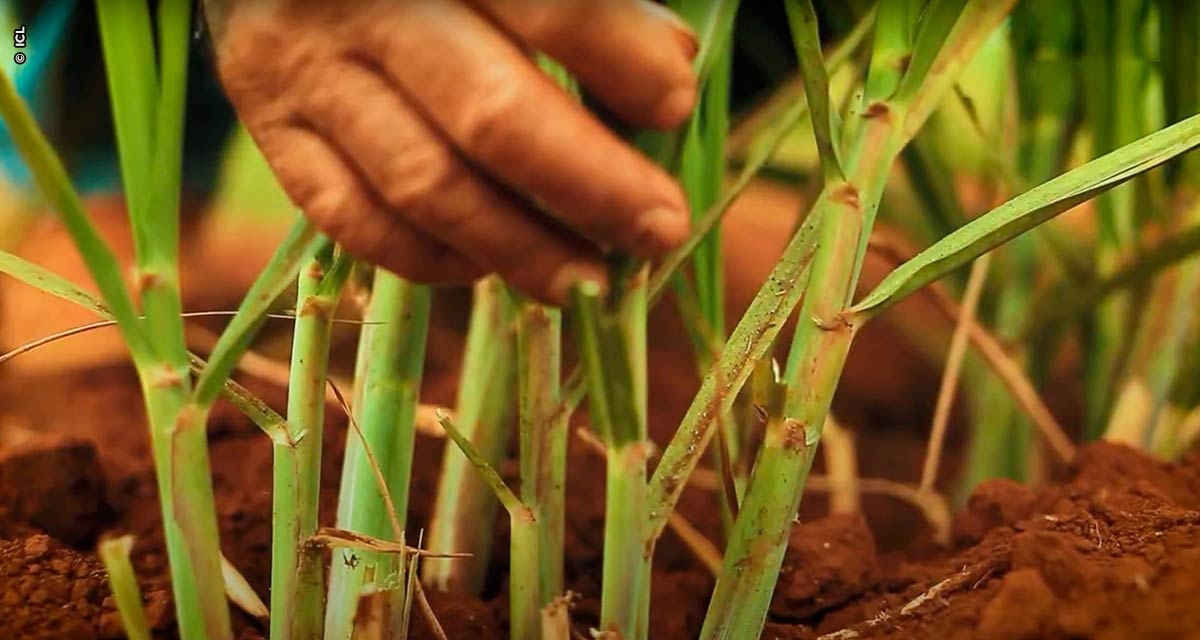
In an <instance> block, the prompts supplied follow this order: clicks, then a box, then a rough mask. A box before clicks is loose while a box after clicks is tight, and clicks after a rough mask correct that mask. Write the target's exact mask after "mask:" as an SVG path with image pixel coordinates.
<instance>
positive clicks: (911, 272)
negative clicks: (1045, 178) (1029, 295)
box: [851, 115, 1200, 316]
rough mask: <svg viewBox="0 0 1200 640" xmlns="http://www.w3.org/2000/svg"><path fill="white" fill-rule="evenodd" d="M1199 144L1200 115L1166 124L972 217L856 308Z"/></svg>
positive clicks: (867, 311) (877, 305)
mask: <svg viewBox="0 0 1200 640" xmlns="http://www.w3.org/2000/svg"><path fill="white" fill-rule="evenodd" d="M1198 145H1200V115H1195V116H1192V117H1190V118H1188V119H1186V120H1184V121H1182V122H1179V123H1178V124H1175V125H1172V126H1170V127H1167V128H1166V129H1162V130H1160V131H1157V132H1155V133H1152V134H1150V135H1148V136H1145V137H1143V138H1141V139H1139V140H1137V141H1135V142H1133V143H1131V144H1128V145H1125V146H1124V147H1121V148H1120V149H1117V150H1116V151H1113V152H1112V153H1109V154H1107V155H1104V156H1101V157H1099V158H1097V159H1095V160H1092V161H1091V162H1089V163H1087V164H1085V165H1083V166H1081V167H1079V168H1077V169H1073V170H1071V171H1068V172H1067V173H1064V174H1062V175H1060V176H1059V177H1057V178H1054V179H1053V180H1050V181H1049V182H1046V183H1043V184H1042V185H1040V186H1038V187H1035V188H1033V189H1031V190H1029V191H1027V192H1025V193H1023V194H1021V195H1019V196H1017V197H1015V198H1013V199H1012V200H1009V201H1008V202H1006V203H1004V204H1002V205H1000V206H999V207H997V208H995V209H993V210H992V211H990V212H988V213H987V214H985V215H983V216H980V217H978V218H976V219H975V220H972V221H971V222H969V223H967V224H966V225H963V226H962V227H960V228H959V229H958V230H957V231H955V232H954V233H951V234H950V235H948V236H946V237H945V238H943V239H942V240H941V241H939V242H937V243H936V244H934V245H933V246H931V247H929V248H928V249H926V250H924V251H922V252H921V253H919V254H917V256H916V257H914V258H913V259H912V260H909V261H908V262H905V263H904V264H902V265H900V266H899V267H897V268H896V269H895V270H894V271H893V272H892V273H891V274H890V275H889V276H888V277H887V278H885V279H884V281H883V282H881V283H880V284H879V286H878V287H876V288H875V290H874V291H872V292H871V293H870V294H868V295H867V296H866V297H865V298H863V299H862V301H861V302H859V303H858V304H856V305H855V306H854V307H853V308H852V309H851V312H853V313H856V314H860V315H864V316H871V315H874V314H876V313H879V311H881V310H882V309H883V308H885V307H887V306H889V305H891V304H893V303H895V302H896V301H898V300H900V299H902V298H904V297H905V296H907V295H909V294H910V293H912V292H914V291H917V290H918V289H920V288H922V287H924V286H925V285H927V284H929V283H931V282H934V281H936V280H938V279H939V278H941V277H942V276H945V275H946V274H948V273H950V272H951V271H953V270H955V269H957V268H958V267H961V266H963V265H964V264H967V263H968V262H970V261H972V260H974V259H975V258H977V257H979V256H981V255H983V254H984V253H987V252H988V251H991V250H992V249H995V248H996V247H998V246H1000V245H1002V244H1004V243H1005V242H1008V241H1009V240H1011V239H1013V238H1015V237H1016V236H1018V235H1020V234H1022V233H1024V232H1026V231H1028V230H1029V229H1032V228H1034V227H1036V226H1038V225H1040V224H1042V223H1043V222H1046V221H1047V220H1049V219H1051V218H1053V217H1055V216H1056V215H1058V214H1060V213H1063V212H1064V211H1067V210H1068V209H1071V208H1072V207H1074V206H1076V205H1078V204H1080V203H1082V202H1086V201H1087V200H1090V199H1091V198H1094V197H1096V196H1097V195H1099V194H1101V193H1104V192H1105V191H1107V190H1109V189H1112V188H1113V187H1116V186H1118V185H1120V184H1122V183H1124V182H1126V181H1128V180H1130V179H1132V178H1134V177H1136V176H1138V175H1140V174H1142V173H1144V172H1146V171H1149V170H1150V169H1153V168H1155V167H1157V166H1159V165H1161V164H1163V163H1164V162H1167V161H1168V160H1171V159H1172V158H1175V157H1177V156H1179V155H1181V154H1183V153H1186V152H1187V151H1189V150H1191V149H1193V148H1195V147H1196V146H1198Z"/></svg>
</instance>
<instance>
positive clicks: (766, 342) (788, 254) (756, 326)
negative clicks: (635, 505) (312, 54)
mask: <svg viewBox="0 0 1200 640" xmlns="http://www.w3.org/2000/svg"><path fill="white" fill-rule="evenodd" d="M816 212H817V210H816V209H814V213H816ZM820 217H821V216H820V215H819V213H818V214H817V215H810V216H809V217H808V219H807V220H805V221H804V224H803V225H802V226H801V227H800V230H799V231H797V232H796V234H795V235H794V236H793V237H792V241H791V242H790V243H789V244H788V246H787V248H786V249H785V250H784V253H783V256H782V257H781V258H780V260H779V263H778V264H776V266H775V269H774V270H772V271H771V275H770V276H768V277H767V280H766V282H764V283H763V285H762V288H760V289H759V290H758V294H757V295H755V296H754V300H753V301H752V302H751V303H750V308H749V309H747V310H746V313H745V315H743V316H742V319H741V320H740V321H739V322H738V324H737V326H736V327H734V329H733V333H731V334H730V336H729V341H728V342H726V344H725V349H724V350H723V351H722V352H721V357H720V359H719V360H718V361H717V363H716V364H714V365H713V367H712V369H711V370H710V371H709V373H708V375H707V376H705V378H704V381H703V382H702V383H701V386H700V391H699V392H698V393H697V394H696V396H695V398H693V400H692V404H691V406H690V407H688V411H687V414H686V415H685V416H684V418H683V421H682V422H681V423H680V424H679V429H678V430H676V432H675V435H674V437H672V438H671V442H670V443H669V444H668V445H667V448H666V449H665V450H664V451H663V455H662V459H661V460H660V461H659V463H658V466H657V467H655V469H654V475H653V476H652V477H651V479H650V487H649V494H648V497H647V499H648V504H649V513H650V522H651V526H650V527H648V528H647V532H648V533H649V536H650V538H651V539H655V538H657V536H658V534H659V533H660V532H661V531H662V528H663V527H664V526H666V522H667V516H668V515H670V513H671V511H672V510H673V509H674V508H675V503H676V502H677V501H678V500H679V496H680V495H681V494H682V493H683V489H684V486H685V485H686V484H687V478H688V476H689V475H690V474H691V472H692V471H693V470H694V469H695V468H696V464H697V463H699V461H700V457H701V456H702V455H703V454H704V450H705V448H706V447H707V446H708V442H709V440H710V439H711V438H712V436H713V433H714V432H715V431H716V426H717V423H718V420H719V419H720V417H721V415H722V414H724V413H727V412H728V411H729V410H730V408H732V407H733V401H734V399H735V398H736V397H737V395H738V392H739V391H741V389H742V386H743V385H745V384H746V380H747V379H748V378H749V377H750V373H751V372H752V371H753V370H754V365H755V363H757V362H758V361H759V360H761V359H762V358H763V356H764V355H765V354H766V353H767V351H768V350H769V349H770V348H771V345H773V344H775V338H776V337H778V335H779V332H780V331H782V330H783V325H784V323H785V322H787V318H788V316H790V315H791V314H792V311H793V310H794V309H795V308H796V304H797V303H798V302H799V301H800V297H801V295H802V294H803V292H804V288H805V286H806V284H807V283H808V272H809V266H810V264H811V262H812V257H813V252H814V251H815V250H816V246H817V236H818V233H817V229H818V228H819V226H820V222H819V219H820Z"/></svg>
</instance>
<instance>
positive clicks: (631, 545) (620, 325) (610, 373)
mask: <svg viewBox="0 0 1200 640" xmlns="http://www.w3.org/2000/svg"><path fill="white" fill-rule="evenodd" d="M634 287H637V285H636V284H635V285H634ZM642 300H643V301H644V297H643V298H642ZM626 304H629V306H628V307H626V308H624V309H622V310H620V311H618V312H617V313H613V312H610V311H608V310H606V309H605V308H604V306H603V304H602V303H601V300H600V295H599V289H598V287H597V286H596V285H595V284H594V283H590V282H589V283H583V284H581V285H578V286H576V287H575V288H574V289H573V290H572V309H573V312H574V320H575V338H576V340H577V342H578V344H579V354H580V360H581V361H582V363H583V368H584V372H585V378H586V380H587V383H588V396H589V400H590V402H589V407H590V413H591V418H592V424H593V425H594V427H595V429H596V430H597V431H598V432H599V433H600V434H601V437H602V438H603V440H604V442H605V448H606V449H607V450H608V462H607V469H608V476H607V481H606V483H605V486H606V493H605V521H604V568H603V577H602V582H601V597H600V629H601V631H602V632H603V633H608V634H613V635H611V637H615V638H623V639H626V640H633V639H636V638H640V637H644V635H645V633H644V624H645V621H644V617H645V616H646V615H647V613H648V609H647V608H646V603H645V600H646V599H648V598H649V594H648V593H642V590H643V589H648V587H649V576H648V575H645V574H646V573H647V568H648V566H649V559H648V556H649V554H650V552H651V551H652V545H646V544H645V542H646V540H647V538H646V537H645V534H644V528H645V526H646V524H647V515H648V514H647V512H646V494H647V491H646V452H647V447H646V445H645V437H644V433H645V426H644V424H645V423H644V418H643V417H642V416H644V415H645V414H644V413H643V412H642V411H641V409H640V407H641V406H644V405H642V404H640V401H641V400H642V399H643V398H644V397H645V395H644V387H642V390H641V391H639V387H638V385H639V383H642V384H644V380H645V378H644V373H643V374H642V375H640V376H639V375H638V373H637V371H636V370H635V367H634V365H633V364H632V363H631V362H630V360H631V358H630V353H631V352H632V351H633V350H632V349H631V348H630V347H631V345H632V346H635V347H636V346H639V340H642V341H643V342H641V345H644V333H642V335H641V336H640V337H639V336H637V335H634V336H630V335H629V334H628V333H627V331H626V330H627V328H628V327H629V324H630V323H629V322H628V318H629V317H630V316H632V315H633V314H636V313H638V312H639V311H642V313H643V315H642V316H641V317H642V318H644V317H645V316H644V310H643V309H644V307H643V308H641V309H639V305H638V302H637V300H636V298H635V299H634V300H633V301H627V302H626ZM643 304H644V302H643ZM643 348H644V347H643ZM642 353H644V351H643V352H642ZM643 362H644V361H643ZM642 367H644V364H643V365H642ZM642 371H643V372H644V368H643V369H642Z"/></svg>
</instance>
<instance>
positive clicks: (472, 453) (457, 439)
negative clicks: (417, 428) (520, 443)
mask: <svg viewBox="0 0 1200 640" xmlns="http://www.w3.org/2000/svg"><path fill="white" fill-rule="evenodd" d="M438 424H440V425H442V429H445V431H446V435H448V436H450V439H451V440H453V441H454V445H455V446H457V447H458V450H459V451H461V452H462V454H463V456H465V457H466V458H467V460H469V461H470V462H471V465H472V466H474V467H475V470H476V471H478V472H479V475H480V476H482V477H483V481H484V482H485V483H487V486H488V487H489V488H490V489H491V490H492V492H493V493H495V494H496V499H497V500H499V501H500V504H502V505H504V508H505V510H507V511H508V512H509V514H516V513H517V512H518V511H521V510H522V509H524V508H525V503H523V502H521V499H520V498H518V497H517V494H515V493H513V491H512V489H509V488H508V485H507V484H505V482H504V478H501V477H500V474H499V473H497V471H496V469H495V468H494V467H492V465H491V464H490V463H489V462H488V461H487V460H486V459H484V457H483V454H481V453H479V451H478V450H477V449H475V445H473V444H471V441H470V440H469V439H468V438H467V437H466V436H465V435H463V433H462V432H461V431H459V430H458V427H456V426H454V421H453V420H451V419H450V416H447V415H445V414H442V415H439V416H438Z"/></svg>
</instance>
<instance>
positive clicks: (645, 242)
mask: <svg viewBox="0 0 1200 640" xmlns="http://www.w3.org/2000/svg"><path fill="white" fill-rule="evenodd" d="M638 223H639V224H638V237H637V238H636V239H635V240H634V246H635V251H639V252H641V253H643V254H645V255H647V256H649V257H654V256H659V255H662V254H664V253H666V252H668V251H670V250H671V249H674V248H675V247H677V246H679V244H680V243H681V242H683V241H684V239H686V238H687V234H688V226H689V225H688V217H687V214H686V213H683V212H681V211H676V210H674V209H668V208H666V207H656V208H654V209H651V210H649V211H647V212H646V213H643V214H642V215H641V217H639V218H638Z"/></svg>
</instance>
